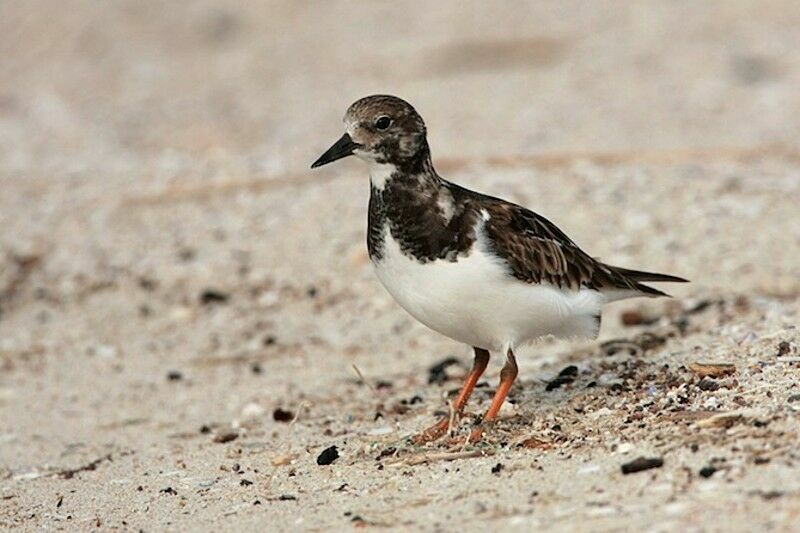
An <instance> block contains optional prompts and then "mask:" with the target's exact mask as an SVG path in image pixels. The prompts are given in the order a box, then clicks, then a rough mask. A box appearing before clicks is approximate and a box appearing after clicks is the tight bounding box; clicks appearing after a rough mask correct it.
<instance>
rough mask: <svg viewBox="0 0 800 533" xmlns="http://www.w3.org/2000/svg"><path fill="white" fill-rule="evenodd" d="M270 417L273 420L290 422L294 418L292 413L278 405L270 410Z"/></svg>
mask: <svg viewBox="0 0 800 533" xmlns="http://www.w3.org/2000/svg"><path fill="white" fill-rule="evenodd" d="M272 419H273V420H274V421H275V422H291V421H292V420H294V413H293V412H291V411H287V410H285V409H281V408H280V407H278V408H277V409H275V410H274V411H272Z"/></svg>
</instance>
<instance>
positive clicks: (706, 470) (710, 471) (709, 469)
mask: <svg viewBox="0 0 800 533" xmlns="http://www.w3.org/2000/svg"><path fill="white" fill-rule="evenodd" d="M716 471H717V469H716V467H713V466H704V467H703V468H701V469H700V472H699V474H700V476H701V477H705V478H709V477H711V476H713V475H714V472H716Z"/></svg>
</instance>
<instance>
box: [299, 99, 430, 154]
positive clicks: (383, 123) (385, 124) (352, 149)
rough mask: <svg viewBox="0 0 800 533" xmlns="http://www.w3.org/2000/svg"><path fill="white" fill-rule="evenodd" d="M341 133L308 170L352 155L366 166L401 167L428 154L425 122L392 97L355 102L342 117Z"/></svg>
mask: <svg viewBox="0 0 800 533" xmlns="http://www.w3.org/2000/svg"><path fill="white" fill-rule="evenodd" d="M344 125H345V134H344V135H342V137H341V138H340V139H339V140H338V141H336V142H335V143H334V144H333V146H331V147H330V148H329V149H328V150H327V151H326V152H325V153H324V154H322V155H321V156H320V157H319V159H317V160H316V161H315V162H314V164H313V165H311V168H317V167H320V166H322V165H326V164H328V163H332V162H334V161H336V160H337V159H341V158H343V157H347V156H349V155H354V156H356V157H358V158H359V159H363V160H365V161H367V162H369V163H376V164H389V165H393V166H395V167H398V168H401V167H403V166H406V165H407V164H408V163H409V162H411V161H415V160H417V159H419V157H420V155H421V154H425V153H427V151H428V143H427V140H426V137H425V133H426V131H425V123H424V122H423V121H422V117H420V116H419V114H418V113H417V111H416V110H415V109H414V108H413V107H412V106H411V104H409V103H408V102H406V101H405V100H401V99H400V98H397V97H396V96H388V95H374V96H367V97H365V98H362V99H360V100H357V101H356V102H355V103H353V105H351V106H350V107H349V108H348V109H347V112H346V113H345V115H344Z"/></svg>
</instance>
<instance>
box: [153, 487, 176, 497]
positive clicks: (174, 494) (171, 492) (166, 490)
mask: <svg viewBox="0 0 800 533" xmlns="http://www.w3.org/2000/svg"><path fill="white" fill-rule="evenodd" d="M158 492H160V493H162V494H171V495H173V496H177V494H178V491H177V490H175V489H173V488H172V487H167V488H165V489H161V490H160V491H158Z"/></svg>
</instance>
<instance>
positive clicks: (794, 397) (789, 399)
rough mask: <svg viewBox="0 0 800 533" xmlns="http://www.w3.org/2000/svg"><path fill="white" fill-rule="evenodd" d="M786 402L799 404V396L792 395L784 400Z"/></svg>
mask: <svg viewBox="0 0 800 533" xmlns="http://www.w3.org/2000/svg"><path fill="white" fill-rule="evenodd" d="M786 401H787V402H789V403H792V402H800V394H792V395H791V396H789V398H787V399H786Z"/></svg>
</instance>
